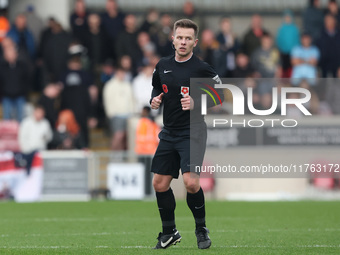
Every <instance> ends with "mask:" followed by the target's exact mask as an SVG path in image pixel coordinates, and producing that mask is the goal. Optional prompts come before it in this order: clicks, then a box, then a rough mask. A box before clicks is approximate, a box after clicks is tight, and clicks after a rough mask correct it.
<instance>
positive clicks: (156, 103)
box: [151, 92, 164, 110]
mask: <svg viewBox="0 0 340 255" xmlns="http://www.w3.org/2000/svg"><path fill="white" fill-rule="evenodd" d="M163 95H164V93H163V92H162V93H160V94H159V95H158V96H156V97H154V98H153V99H152V101H151V109H154V110H157V109H158V108H159V106H160V105H161V103H162V99H163Z"/></svg>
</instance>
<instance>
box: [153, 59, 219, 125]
mask: <svg viewBox="0 0 340 255" xmlns="http://www.w3.org/2000/svg"><path fill="white" fill-rule="evenodd" d="M190 78H214V79H212V84H215V83H217V80H219V78H218V75H217V73H216V72H215V70H214V69H213V68H212V67H211V66H210V65H209V64H207V63H206V62H203V61H201V60H200V59H199V58H198V57H196V56H195V55H192V57H191V58H190V59H188V60H186V61H184V62H178V61H176V60H175V56H174V55H173V56H169V57H165V58H162V59H161V60H160V61H159V62H158V64H157V65H156V68H155V70H154V73H153V78H152V86H153V90H152V98H154V97H156V96H158V95H159V94H161V93H162V92H163V93H164V95H163V101H162V104H163V105H164V110H163V124H164V128H165V129H166V130H173V131H176V130H178V131H180V130H183V129H189V128H190V113H191V114H195V115H197V116H195V120H196V121H198V122H203V121H204V117H203V116H201V115H200V109H198V108H200V107H199V106H200V102H197V99H195V98H193V99H194V111H183V110H182V105H181V98H182V95H181V88H182V89H183V87H188V88H189V94H191V93H190V92H191V91H192V89H193V88H190ZM219 94H220V93H219ZM221 96H223V94H222V95H221ZM192 97H193V96H192ZM152 98H151V100H152ZM222 101H223V99H222ZM150 102H151V101H150ZM208 106H209V102H208Z"/></svg>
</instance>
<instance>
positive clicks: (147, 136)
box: [135, 106, 161, 159]
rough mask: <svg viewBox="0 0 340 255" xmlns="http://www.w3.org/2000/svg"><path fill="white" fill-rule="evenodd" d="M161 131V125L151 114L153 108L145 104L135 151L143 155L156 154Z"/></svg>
mask: <svg viewBox="0 0 340 255" xmlns="http://www.w3.org/2000/svg"><path fill="white" fill-rule="evenodd" d="M160 131H161V129H160V127H159V126H158V125H157V123H155V120H154V118H153V116H152V114H151V108H150V107H149V106H144V107H143V108H142V110H141V118H140V119H139V121H138V124H137V129H136V147H135V152H136V153H137V154H138V155H141V156H147V155H149V156H150V155H154V154H155V152H156V149H157V146H158V143H159V139H158V134H159V132H160ZM150 159H151V158H150Z"/></svg>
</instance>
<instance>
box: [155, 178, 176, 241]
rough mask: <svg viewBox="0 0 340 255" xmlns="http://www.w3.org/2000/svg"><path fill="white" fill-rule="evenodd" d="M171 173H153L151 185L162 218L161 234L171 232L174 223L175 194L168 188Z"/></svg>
mask: <svg viewBox="0 0 340 255" xmlns="http://www.w3.org/2000/svg"><path fill="white" fill-rule="evenodd" d="M172 179H173V177H172V176H171V175H162V174H156V173H155V174H154V176H153V180H152V185H153V187H154V189H155V191H156V198H157V205H158V210H159V214H160V216H161V220H162V228H163V232H162V233H163V234H165V235H167V234H171V233H173V231H174V229H175V228H176V224H175V208H176V201H175V196H174V194H173V192H172V189H171V188H170V183H171V181H172Z"/></svg>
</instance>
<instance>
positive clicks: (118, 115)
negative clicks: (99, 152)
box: [103, 68, 135, 151]
mask: <svg viewBox="0 0 340 255" xmlns="http://www.w3.org/2000/svg"><path fill="white" fill-rule="evenodd" d="M103 99H104V109H105V112H106V116H107V118H108V119H109V120H110V127H111V132H112V143H111V148H112V150H118V151H122V150H126V149H127V144H126V134H127V120H128V118H129V117H130V115H131V114H133V113H134V109H135V107H134V102H135V99H134V97H133V92H132V86H131V83H130V82H127V81H126V79H125V72H124V70H123V69H122V68H118V69H117V70H116V73H115V76H114V77H113V78H112V79H111V80H109V81H108V82H107V83H106V84H105V86H104V90H103Z"/></svg>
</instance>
